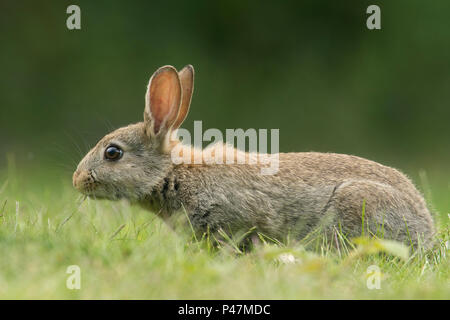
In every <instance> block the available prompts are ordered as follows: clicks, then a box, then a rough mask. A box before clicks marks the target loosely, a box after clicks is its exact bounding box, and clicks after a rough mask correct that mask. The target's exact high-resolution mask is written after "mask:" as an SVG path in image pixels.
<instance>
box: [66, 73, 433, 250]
mask: <svg viewBox="0 0 450 320" xmlns="http://www.w3.org/2000/svg"><path fill="white" fill-rule="evenodd" d="M193 89H194V68H193V67H192V66H191V65H188V66H186V67H184V68H183V69H182V70H181V71H180V72H177V70H176V69H175V68H174V67H172V66H163V67H161V68H159V69H158V70H157V71H156V72H155V73H154V74H153V75H152V77H151V78H150V81H149V83H148V87H147V92H146V94H145V109H144V120H143V122H139V123H136V124H131V125H129V126H126V127H123V128H120V129H117V130H116V131H114V132H112V133H109V134H108V135H106V136H105V137H104V138H102V139H101V140H100V141H99V142H98V143H97V145H96V146H95V147H94V148H93V149H91V150H90V151H89V152H88V153H87V155H86V156H85V157H84V158H83V159H82V160H81V162H80V163H79V165H78V167H77V169H76V171H75V172H74V174H73V185H74V187H75V188H76V189H77V190H79V191H80V192H81V193H83V194H84V195H86V196H89V197H91V198H95V199H110V200H118V199H128V200H129V201H130V202H131V203H137V204H139V205H141V206H142V207H144V208H147V209H149V210H151V211H153V212H155V213H156V214H157V215H158V216H160V217H161V218H163V219H164V220H168V219H170V217H171V216H173V215H174V213H177V212H181V211H184V212H185V213H186V214H187V217H188V218H189V222H190V223H191V225H192V228H193V229H194V230H195V233H197V234H199V235H202V234H205V233H206V232H211V233H214V234H217V233H220V231H221V230H222V231H224V232H225V233H228V232H230V233H231V234H233V233H236V234H238V233H239V232H245V231H248V230H254V231H255V232H260V233H261V234H263V235H266V236H267V237H270V238H272V239H278V240H280V241H285V240H286V239H287V237H288V236H289V238H290V239H298V240H301V239H303V238H305V237H307V236H308V235H310V234H312V233H314V232H315V230H323V231H324V232H325V234H328V235H329V236H330V237H329V238H330V239H331V238H333V234H332V232H335V231H336V230H339V231H341V232H343V234H345V235H346V237H347V238H349V239H350V238H353V237H358V236H361V234H365V235H369V234H370V235H378V236H382V237H384V238H387V239H392V240H397V241H401V242H404V243H406V244H408V245H412V246H414V247H416V246H417V245H419V244H420V245H421V246H423V247H427V248H428V247H430V245H431V242H432V237H433V235H434V233H435V229H434V224H433V219H432V217H431V215H430V212H429V210H428V208H427V205H426V202H425V200H424V198H423V196H422V195H421V193H420V192H419V191H418V190H417V189H416V188H415V186H414V185H413V183H412V182H411V181H410V180H409V179H408V178H407V177H406V176H405V175H404V174H402V173H401V172H399V171H397V170H396V169H393V168H390V167H387V166H384V165H381V164H379V163H376V162H373V161H370V160H366V159H363V158H360V157H357V156H353V155H345V154H335V153H318V152H302V153H279V154H278V156H279V158H278V159H279V160H278V161H279V169H278V172H276V173H275V174H272V175H263V174H261V171H260V169H261V166H264V165H266V164H262V163H260V162H257V163H254V164H236V163H232V164H228V163H224V164H214V163H213V162H214V161H207V160H211V159H205V158H204V159H202V161H200V163H189V161H186V162H187V163H186V162H182V163H177V164H176V163H174V161H172V156H171V154H172V151H173V150H174V148H177V147H180V146H181V148H180V150H182V152H181V153H183V152H186V154H188V152H187V151H191V150H192V148H193V147H190V146H186V145H184V144H183V143H182V142H181V141H180V140H178V139H177V138H176V132H177V129H178V128H179V127H180V125H181V124H182V123H183V121H184V120H185V118H186V116H187V114H188V111H189V107H190V103H191V99H192V93H193ZM226 148H232V147H230V146H226ZM197 151H198V150H197ZM231 151H232V152H234V156H236V157H237V156H238V155H239V154H240V155H244V157H250V154H248V153H245V152H243V151H238V150H237V149H231ZM204 157H205V156H204ZM206 157H207V156H206ZM380 231H382V232H381V233H380Z"/></svg>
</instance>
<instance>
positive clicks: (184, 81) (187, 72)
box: [173, 64, 194, 129]
mask: <svg viewBox="0 0 450 320" xmlns="http://www.w3.org/2000/svg"><path fill="white" fill-rule="evenodd" d="M178 75H179V77H180V81H181V89H182V90H183V94H182V100H181V107H180V112H179V113H178V117H177V120H176V121H175V123H174V125H173V129H178V128H179V127H180V126H181V124H182V123H183V121H184V119H186V116H187V114H188V112H189V106H190V105H191V100H192V92H193V91H194V67H193V66H191V65H190V64H189V65H187V66H185V67H184V68H183V69H182V70H181V71H180V72H178Z"/></svg>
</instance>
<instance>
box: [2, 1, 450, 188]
mask: <svg viewBox="0 0 450 320" xmlns="http://www.w3.org/2000/svg"><path fill="white" fill-rule="evenodd" d="M70 4H77V5H79V6H80V8H81V26H82V29H81V30H74V31H70V30H68V29H67V28H66V19H67V17H68V14H66V8H67V6H68V5H70ZM370 4H378V5H379V6H380V7H381V23H382V30H375V31H371V30H368V29H367V28H366V19H367V17H368V15H367V14H366V8H367V7H368V6H369V5H370ZM449 13H450V1H447V0H433V1H423V0H422V1H417V0H395V1H361V0H354V1H323V0H322V1H321V0H308V1H279V2H266V1H237V0H236V1H235V0H233V1H206V0H202V1H184V2H181V1H180V2H173V1H138V2H125V1H123V2H112V1H81V0H78V1H39V2H38V1H2V2H1V4H0V39H1V50H0V70H1V74H2V77H1V78H0V105H1V107H0V135H1V140H0V141H1V142H0V143H1V148H2V151H3V154H4V156H1V157H0V165H1V166H4V165H5V164H6V162H7V161H6V159H7V157H6V156H5V154H9V155H11V154H14V155H15V161H17V166H21V165H23V166H26V165H30V166H39V168H43V167H46V168H47V167H48V168H51V167H53V166H55V168H56V167H58V168H59V167H63V168H66V171H64V172H65V173H64V175H63V176H62V177H63V179H70V173H71V171H72V170H73V168H74V167H75V165H76V163H77V162H78V161H79V160H80V159H81V157H82V155H83V154H84V152H85V151H87V150H88V148H89V147H90V146H92V145H93V144H95V142H96V141H97V140H98V139H99V138H101V137H102V136H103V135H104V134H105V133H107V132H108V131H110V130H111V129H112V128H116V127H119V126H123V125H126V124H128V123H131V122H137V121H141V118H142V112H143V108H144V93H145V89H146V84H147V81H148V79H149V77H150V76H151V74H152V73H153V72H154V71H155V70H156V69H157V68H158V67H159V66H161V65H165V64H171V65H174V66H175V67H177V68H181V67H183V66H184V65H186V64H192V65H194V67H195V69H196V83H195V92H194V97H193V102H192V107H191V112H190V115H189V116H188V118H187V120H186V122H185V124H184V127H186V128H188V129H192V128H193V121H194V120H203V127H204V128H205V129H206V128H219V129H221V130H225V128H244V129H245V128H269V129H270V128H279V129H280V150H281V151H283V152H289V151H311V150H314V151H324V152H328V151H330V152H339V153H350V154H355V155H359V156H363V157H367V158H370V159H373V160H376V161H380V162H382V163H385V164H388V165H392V166H394V167H398V168H400V169H402V170H404V171H405V172H406V173H407V174H409V175H411V176H413V177H418V176H419V172H420V170H424V172H426V173H427V174H428V176H430V175H431V178H427V179H439V181H441V182H439V183H440V184H441V185H442V186H443V189H442V190H443V191H442V192H444V193H448V191H449V190H450V186H449V180H450V179H448V177H449V176H450V175H449V174H448V173H449V170H448V169H449V167H448V163H449V160H450V130H449V129H448V123H449V119H450V105H449V101H450V59H449V58H450V19H449ZM10 157H11V156H10ZM422 178H423V176H422ZM425 180H426V179H425ZM422 182H423V181H422ZM425 182H426V181H425ZM432 182H433V181H432ZM419 184H420V183H419Z"/></svg>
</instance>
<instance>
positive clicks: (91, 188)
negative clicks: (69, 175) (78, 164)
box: [73, 170, 102, 198]
mask: <svg viewBox="0 0 450 320" xmlns="http://www.w3.org/2000/svg"><path fill="white" fill-rule="evenodd" d="M99 185H100V183H99V182H98V180H97V179H96V174H95V172H94V171H93V170H76V171H75V172H74V174H73V186H74V187H75V189H77V190H78V191H80V192H81V193H82V194H84V195H86V196H88V197H90V198H92V197H96V198H99V197H101V196H102V194H101V193H99V192H98V189H99Z"/></svg>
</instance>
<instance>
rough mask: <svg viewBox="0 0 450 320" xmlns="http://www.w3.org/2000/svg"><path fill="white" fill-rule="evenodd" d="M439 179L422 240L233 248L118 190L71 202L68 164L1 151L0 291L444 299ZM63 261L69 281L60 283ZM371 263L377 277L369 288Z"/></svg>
mask: <svg viewBox="0 0 450 320" xmlns="http://www.w3.org/2000/svg"><path fill="white" fill-rule="evenodd" d="M431 182H433V181H431ZM446 187H448V185H447V186H446ZM446 187H439V188H436V190H437V191H436V192H434V191H435V190H434V189H433V188H434V185H433V184H432V183H431V184H430V187H429V188H430V189H431V193H432V194H433V196H434V199H435V200H434V204H435V207H436V211H437V212H439V213H437V215H436V217H435V218H436V220H437V224H438V229H439V230H440V234H439V236H438V242H439V244H440V245H439V248H437V249H436V250H434V251H433V252H428V253H425V252H423V251H422V250H419V251H416V252H413V253H411V252H408V248H407V247H406V246H404V245H400V244H398V243H395V242H390V241H379V240H373V239H368V238H360V239H357V240H355V241H354V246H341V247H340V249H339V250H329V249H328V248H326V247H321V246H319V247H318V248H317V250H315V251H307V250H305V249H303V247H302V246H301V245H298V244H290V245H287V246H286V245H281V244H278V245H277V244H274V243H273V242H271V241H267V240H265V241H263V242H262V244H261V245H258V246H257V247H256V248H255V249H254V250H252V251H251V252H248V253H240V252H239V248H237V247H235V246H233V241H232V239H230V241H229V242H225V243H224V245H223V246H222V247H221V248H219V249H216V248H213V247H212V246H211V245H210V241H207V240H205V239H203V240H200V241H196V240H195V239H193V237H192V236H191V233H190V232H189V231H180V232H174V231H172V230H170V229H169V228H168V227H167V226H166V225H165V224H164V223H163V222H161V221H160V220H159V219H158V218H156V217H155V216H154V215H153V214H152V213H149V212H146V211H144V210H142V209H140V208H138V207H133V206H130V205H128V204H127V203H126V202H108V201H92V200H89V199H87V200H86V201H83V202H81V201H80V196H79V195H78V193H77V192H76V191H75V190H73V188H72V187H71V183H70V175H68V174H67V175H65V174H61V172H59V171H56V170H48V169H45V168H42V167H32V168H26V169H25V168H19V166H16V165H15V163H14V161H10V163H9V165H8V166H7V168H6V169H4V170H0V257H1V259H0V298H3V299H5V298H9V299H18V298H26V299H28V298H37V299H44V298H50V299H53V298H58V299H80V298H81V299H87V298H94V299H107V298H113V299H313V298H314V299H315V298H318V299H330V298H331V299H334V298H337V299H407V298H412V299H448V298H450V286H449V270H450V265H449V260H448V247H446V246H445V243H446V242H447V244H448V240H449V229H448V222H449V219H448V215H447V214H448V212H449V210H450V208H449V207H448V206H447V207H445V206H446V205H447V204H448V202H447V195H448V192H449V191H450V190H449V189H446ZM446 210H447V211H446ZM338 236H340V235H339V234H338ZM71 265H77V266H79V267H80V270H81V288H80V289H79V290H69V289H68V288H67V287H66V281H67V278H68V277H69V276H70V275H69V274H67V273H66V271H67V269H68V267H69V266H71ZM373 265H375V266H377V267H378V268H379V271H380V272H381V275H380V276H381V280H380V286H381V288H380V289H373V290H370V289H368V287H367V280H368V278H369V279H371V276H373V274H370V273H369V274H368V272H367V270H368V268H369V267H370V266H373ZM372 268H373V267H372ZM369 270H370V269H369Z"/></svg>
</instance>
